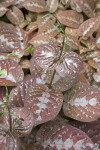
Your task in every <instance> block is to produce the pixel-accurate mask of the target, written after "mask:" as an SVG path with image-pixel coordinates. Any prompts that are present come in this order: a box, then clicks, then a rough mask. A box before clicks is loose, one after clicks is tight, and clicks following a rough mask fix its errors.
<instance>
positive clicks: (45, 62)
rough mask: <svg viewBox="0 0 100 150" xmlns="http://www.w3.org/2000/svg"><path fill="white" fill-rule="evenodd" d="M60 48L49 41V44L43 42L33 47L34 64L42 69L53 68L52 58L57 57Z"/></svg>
mask: <svg viewBox="0 0 100 150" xmlns="http://www.w3.org/2000/svg"><path fill="white" fill-rule="evenodd" d="M59 55H60V50H59V48H58V47H56V46H55V44H54V43H53V42H52V41H51V42H49V44H43V45H40V46H38V47H36V48H34V54H33V58H34V61H35V62H36V64H38V65H39V66H40V67H41V68H43V69H49V68H52V69H53V68H54V60H55V59H56V58H57V57H59Z"/></svg>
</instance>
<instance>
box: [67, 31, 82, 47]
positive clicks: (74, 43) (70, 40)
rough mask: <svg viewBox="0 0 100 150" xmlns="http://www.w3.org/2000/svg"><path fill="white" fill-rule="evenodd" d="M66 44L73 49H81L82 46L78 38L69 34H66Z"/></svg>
mask: <svg viewBox="0 0 100 150" xmlns="http://www.w3.org/2000/svg"><path fill="white" fill-rule="evenodd" d="M66 44H67V45H68V46H70V47H71V48H73V49H79V46H80V43H79V40H78V38H76V37H75V36H72V35H68V34H66Z"/></svg>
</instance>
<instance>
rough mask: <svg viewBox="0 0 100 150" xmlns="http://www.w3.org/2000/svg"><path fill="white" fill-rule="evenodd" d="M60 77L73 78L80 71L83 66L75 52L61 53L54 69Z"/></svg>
mask: <svg viewBox="0 0 100 150" xmlns="http://www.w3.org/2000/svg"><path fill="white" fill-rule="evenodd" d="M55 69H56V71H57V73H58V74H59V75H60V76H61V77H70V76H72V77H75V76H76V75H77V74H78V73H79V72H80V71H81V70H82V69H83V64H82V61H81V59H80V57H79V56H78V54H76V53H75V52H71V51H68V52H63V53H62V56H61V58H60V60H59V61H58V62H57V64H56V67H55Z"/></svg>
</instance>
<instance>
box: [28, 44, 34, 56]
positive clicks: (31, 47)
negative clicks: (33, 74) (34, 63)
mask: <svg viewBox="0 0 100 150" xmlns="http://www.w3.org/2000/svg"><path fill="white" fill-rule="evenodd" d="M28 50H29V53H30V54H31V56H32V53H33V50H34V47H33V46H32V45H30V46H29V47H28Z"/></svg>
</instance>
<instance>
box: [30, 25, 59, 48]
mask: <svg viewBox="0 0 100 150" xmlns="http://www.w3.org/2000/svg"><path fill="white" fill-rule="evenodd" d="M58 33H59V32H58V28H56V26H54V25H53V26H52V27H51V28H48V30H46V31H43V32H42V33H40V34H37V35H36V36H35V37H33V38H32V39H31V40H30V41H29V43H30V44H32V45H34V46H39V45H42V44H48V43H49V41H50V40H52V39H53V38H54V37H55V36H56V35H57V34H58Z"/></svg>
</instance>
